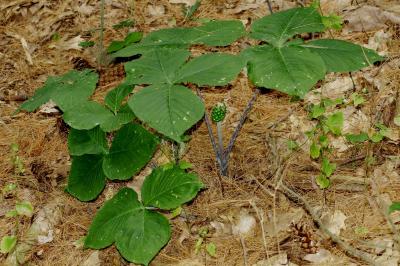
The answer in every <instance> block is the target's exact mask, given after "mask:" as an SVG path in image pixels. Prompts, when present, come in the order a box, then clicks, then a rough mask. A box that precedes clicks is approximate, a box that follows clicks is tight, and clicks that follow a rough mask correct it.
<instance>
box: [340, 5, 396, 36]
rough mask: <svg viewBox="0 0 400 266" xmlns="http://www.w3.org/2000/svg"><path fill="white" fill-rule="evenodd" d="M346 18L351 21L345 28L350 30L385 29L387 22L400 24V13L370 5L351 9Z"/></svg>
mask: <svg viewBox="0 0 400 266" xmlns="http://www.w3.org/2000/svg"><path fill="white" fill-rule="evenodd" d="M344 19H345V20H347V21H348V22H349V23H348V25H347V26H346V28H345V29H346V30H347V31H350V32H352V31H353V32H354V31H371V30H379V29H382V28H383V29H385V28H387V25H386V24H385V23H386V22H391V23H393V24H400V16H399V15H397V14H395V13H392V12H389V11H385V10H383V9H381V8H379V7H375V6H368V5H366V6H362V7H360V8H359V9H356V10H351V11H349V12H348V13H347V14H346V15H345V16H344Z"/></svg>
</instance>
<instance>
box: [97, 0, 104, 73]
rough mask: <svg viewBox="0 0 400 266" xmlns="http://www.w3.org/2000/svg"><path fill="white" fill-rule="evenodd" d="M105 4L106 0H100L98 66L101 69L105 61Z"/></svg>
mask: <svg viewBox="0 0 400 266" xmlns="http://www.w3.org/2000/svg"><path fill="white" fill-rule="evenodd" d="M104 4H105V0H101V2H100V36H99V61H98V62H97V63H98V68H99V69H100V68H101V66H102V65H103V63H104V54H103V51H104Z"/></svg>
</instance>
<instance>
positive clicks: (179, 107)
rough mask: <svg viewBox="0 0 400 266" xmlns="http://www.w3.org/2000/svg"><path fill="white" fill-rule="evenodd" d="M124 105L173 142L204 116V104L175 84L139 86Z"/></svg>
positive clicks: (186, 89)
mask: <svg viewBox="0 0 400 266" xmlns="http://www.w3.org/2000/svg"><path fill="white" fill-rule="evenodd" d="M128 104H129V106H130V107H131V108H132V110H133V112H134V113H135V115H136V116H137V117H138V118H139V119H140V120H142V121H143V122H145V123H147V124H148V125H149V126H150V127H152V128H154V129H156V130H157V131H158V132H160V133H162V134H164V135H165V136H167V137H169V138H171V139H173V140H175V141H177V142H181V141H182V139H181V137H182V135H183V134H184V133H185V131H186V130H188V129H189V128H191V127H192V126H193V125H194V124H195V123H197V122H198V121H199V120H200V119H201V118H202V117H203V115H204V104H203V102H202V101H201V100H200V99H199V97H197V96H196V95H195V94H194V93H193V92H192V91H191V90H189V89H188V88H186V87H183V86H179V85H167V84H160V85H152V86H149V87H146V88H143V89H142V90H141V91H139V92H137V93H135V94H134V95H133V96H132V97H131V98H130V100H129V101H128Z"/></svg>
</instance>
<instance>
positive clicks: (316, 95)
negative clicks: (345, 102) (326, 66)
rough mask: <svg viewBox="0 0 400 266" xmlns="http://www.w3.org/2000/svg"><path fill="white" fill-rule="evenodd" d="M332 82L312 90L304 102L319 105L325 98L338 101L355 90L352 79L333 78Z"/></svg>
mask: <svg viewBox="0 0 400 266" xmlns="http://www.w3.org/2000/svg"><path fill="white" fill-rule="evenodd" d="M330 78H332V81H330V82H329V81H328V82H326V83H325V84H324V85H322V87H321V88H318V89H316V90H312V91H310V92H309V93H307V95H306V96H305V98H304V100H305V101H306V102H308V103H313V104H318V103H319V102H320V101H321V94H322V97H323V98H328V99H332V100H334V99H337V98H341V97H344V96H345V94H346V92H348V91H350V90H352V89H353V82H352V81H351V78H350V77H341V78H338V77H337V76H331V77H330Z"/></svg>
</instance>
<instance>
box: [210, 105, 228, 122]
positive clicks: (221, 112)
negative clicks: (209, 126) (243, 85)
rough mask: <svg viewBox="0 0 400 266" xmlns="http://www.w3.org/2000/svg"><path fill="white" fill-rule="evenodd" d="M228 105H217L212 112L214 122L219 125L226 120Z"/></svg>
mask: <svg viewBox="0 0 400 266" xmlns="http://www.w3.org/2000/svg"><path fill="white" fill-rule="evenodd" d="M225 116H226V105H225V104H224V103H217V104H216V105H215V106H214V107H213V109H212V110H211V119H212V121H213V122H215V123H218V122H221V121H223V120H224V119H225Z"/></svg>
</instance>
